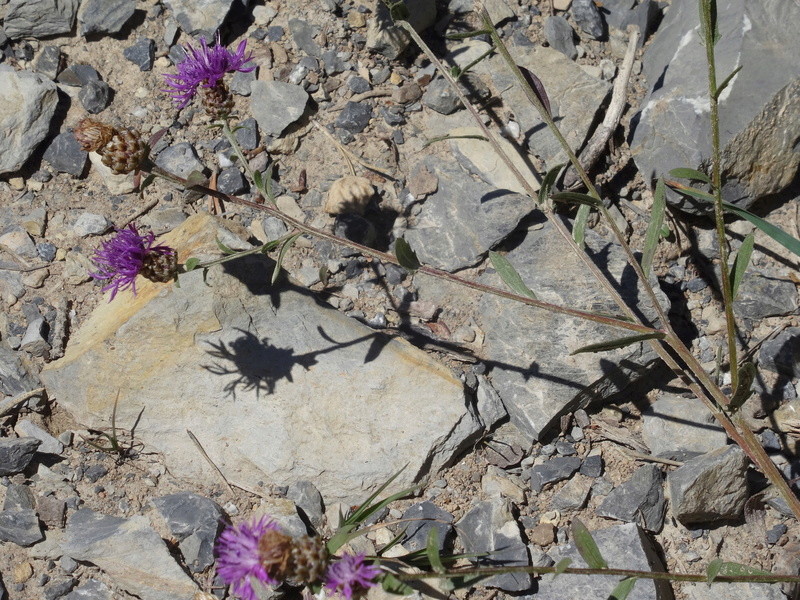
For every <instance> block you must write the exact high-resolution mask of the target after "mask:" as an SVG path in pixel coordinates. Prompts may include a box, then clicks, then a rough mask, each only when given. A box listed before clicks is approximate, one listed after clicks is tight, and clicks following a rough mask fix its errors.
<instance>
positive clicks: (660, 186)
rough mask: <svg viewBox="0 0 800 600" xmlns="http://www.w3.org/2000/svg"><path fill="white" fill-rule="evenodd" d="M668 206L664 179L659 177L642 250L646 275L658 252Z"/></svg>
mask: <svg viewBox="0 0 800 600" xmlns="http://www.w3.org/2000/svg"><path fill="white" fill-rule="evenodd" d="M666 206H667V201H666V193H665V189H664V180H663V179H662V178H660V177H659V179H658V181H657V182H656V191H655V194H653V209H652V211H651V213H650V223H649V224H648V225H647V233H646V234H645V238H644V251H643V252H642V263H641V264H642V271H643V272H644V274H645V275H647V274H648V273H650V269H651V268H652V266H653V257H654V256H655V254H656V248H657V247H658V241H659V239H660V238H661V227H662V225H663V224H664V209H665V208H666Z"/></svg>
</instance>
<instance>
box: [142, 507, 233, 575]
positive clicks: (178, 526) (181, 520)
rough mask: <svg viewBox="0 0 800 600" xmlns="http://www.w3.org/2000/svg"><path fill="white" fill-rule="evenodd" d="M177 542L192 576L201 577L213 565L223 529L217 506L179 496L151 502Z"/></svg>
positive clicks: (222, 513)
mask: <svg viewBox="0 0 800 600" xmlns="http://www.w3.org/2000/svg"><path fill="white" fill-rule="evenodd" d="M151 502H152V503H153V506H155V507H156V509H157V510H158V512H159V513H161V516H162V517H163V518H164V520H165V521H166V523H167V527H168V528H169V531H170V533H172V535H173V536H174V537H175V539H177V540H178V547H179V548H180V549H181V553H182V554H183V558H184V560H185V562H186V565H187V566H188V567H189V570H190V571H191V572H192V573H201V572H202V571H205V570H206V569H207V568H208V567H209V566H211V565H212V564H213V563H214V541H215V540H216V539H217V535H218V534H219V533H220V531H222V528H223V527H224V525H225V523H224V519H225V512H224V511H223V510H222V507H220V506H219V505H218V504H217V503H216V502H214V501H213V500H209V499H208V498H204V497H203V496H199V495H197V494H193V493H191V492H180V493H177V494H170V495H168V496H161V497H160V498H154V499H153V500H151Z"/></svg>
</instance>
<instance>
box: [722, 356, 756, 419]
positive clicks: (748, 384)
mask: <svg viewBox="0 0 800 600" xmlns="http://www.w3.org/2000/svg"><path fill="white" fill-rule="evenodd" d="M755 378H756V366H755V365H754V364H753V363H751V362H746V363H744V364H743V365H742V366H741V367H739V384H738V385H737V386H736V390H735V391H734V392H733V397H732V398H731V403H730V404H729V405H728V408H729V409H730V410H731V411H737V410H739V409H740V408H741V407H742V405H743V404H744V403H745V402H747V399H748V398H749V397H750V395H751V394H752V393H753V381H754V380H755Z"/></svg>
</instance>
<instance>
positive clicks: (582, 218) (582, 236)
mask: <svg viewBox="0 0 800 600" xmlns="http://www.w3.org/2000/svg"><path fill="white" fill-rule="evenodd" d="M591 212H592V207H591V206H589V205H588V204H581V205H580V206H579V207H578V212H577V214H576V215H575V223H574V224H573V226H572V239H573V240H575V243H576V244H578V246H580V247H581V248H583V246H584V244H585V243H586V224H587V223H588V221H589V214H590V213H591Z"/></svg>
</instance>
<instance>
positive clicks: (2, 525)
mask: <svg viewBox="0 0 800 600" xmlns="http://www.w3.org/2000/svg"><path fill="white" fill-rule="evenodd" d="M43 539H44V534H43V533H42V526H41V525H40V524H39V518H38V517H37V516H36V511H35V510H32V509H23V510H4V511H2V512H0V541H3V542H12V543H14V544H17V545H18V546H33V545H34V544H35V543H37V542H41V541H42V540H43Z"/></svg>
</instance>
